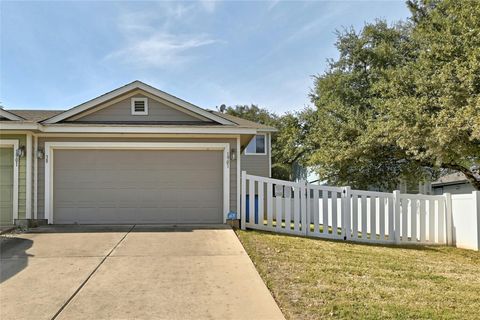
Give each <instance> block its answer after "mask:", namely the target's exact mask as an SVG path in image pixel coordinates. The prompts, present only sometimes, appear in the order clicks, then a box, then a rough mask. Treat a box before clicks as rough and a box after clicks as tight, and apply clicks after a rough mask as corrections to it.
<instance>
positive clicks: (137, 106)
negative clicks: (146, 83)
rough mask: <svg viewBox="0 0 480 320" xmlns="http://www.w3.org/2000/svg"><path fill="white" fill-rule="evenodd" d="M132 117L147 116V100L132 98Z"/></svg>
mask: <svg viewBox="0 0 480 320" xmlns="http://www.w3.org/2000/svg"><path fill="white" fill-rule="evenodd" d="M132 115H134V116H146V115H148V99H147V98H132Z"/></svg>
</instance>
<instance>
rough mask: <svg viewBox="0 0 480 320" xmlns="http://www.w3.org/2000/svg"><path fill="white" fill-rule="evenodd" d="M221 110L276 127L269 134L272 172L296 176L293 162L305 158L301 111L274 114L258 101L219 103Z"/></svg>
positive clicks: (278, 175)
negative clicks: (240, 103)
mask: <svg viewBox="0 0 480 320" xmlns="http://www.w3.org/2000/svg"><path fill="white" fill-rule="evenodd" d="M220 109H221V110H223V112H225V113H227V114H230V115H233V116H237V117H240V118H243V119H246V120H250V121H254V122H258V123H262V124H265V125H268V126H272V127H275V128H276V129H277V130H278V131H277V132H275V133H273V134H272V138H271V139H272V140H271V141H272V176H273V177H274V178H277V179H283V180H292V179H294V178H296V172H295V169H296V165H297V164H299V163H301V161H302V160H304V158H303V157H304V156H306V154H307V149H306V148H305V146H304V143H303V141H304V140H305V134H306V133H305V130H304V127H305V126H306V125H308V124H307V122H306V121H305V117H304V116H303V114H302V113H286V114H284V115H281V116H279V115H277V114H275V113H273V112H270V111H268V110H267V109H266V108H261V107H259V106H257V105H253V104H252V105H250V106H249V105H237V106H233V107H232V106H229V107H226V106H224V105H223V106H222V107H221V108H220Z"/></svg>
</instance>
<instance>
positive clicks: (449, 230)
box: [444, 193, 453, 246]
mask: <svg viewBox="0 0 480 320" xmlns="http://www.w3.org/2000/svg"><path fill="white" fill-rule="evenodd" d="M444 196H445V209H446V210H445V219H446V221H445V222H446V224H445V232H446V236H447V237H446V238H447V246H451V245H453V224H452V194H451V193H445V194H444Z"/></svg>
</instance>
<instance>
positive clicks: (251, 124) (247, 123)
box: [210, 110, 277, 131]
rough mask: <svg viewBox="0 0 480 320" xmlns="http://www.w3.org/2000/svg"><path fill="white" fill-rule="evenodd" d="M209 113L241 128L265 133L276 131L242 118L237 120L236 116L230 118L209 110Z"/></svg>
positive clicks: (227, 115) (224, 114)
mask: <svg viewBox="0 0 480 320" xmlns="http://www.w3.org/2000/svg"><path fill="white" fill-rule="evenodd" d="M210 112H211V113H213V114H215V115H217V116H219V117H222V118H225V119H227V120H229V121H231V122H234V123H236V124H238V125H239V126H241V127H247V128H254V129H259V130H265V131H277V129H275V128H273V127H270V126H266V125H264V124H261V123H257V122H253V121H250V120H246V119H242V118H239V117H236V116H232V115H230V114H226V113H221V112H218V111H211V110H210Z"/></svg>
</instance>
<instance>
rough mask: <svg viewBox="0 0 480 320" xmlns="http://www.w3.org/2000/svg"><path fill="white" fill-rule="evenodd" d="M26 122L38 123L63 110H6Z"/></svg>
mask: <svg viewBox="0 0 480 320" xmlns="http://www.w3.org/2000/svg"><path fill="white" fill-rule="evenodd" d="M7 111H8V112H10V113H13V114H16V115H17V116H19V117H22V118H24V119H25V120H26V121H31V122H40V121H42V120H45V119H48V118H50V117H53V116H55V115H57V114H60V113H62V112H63V110H7Z"/></svg>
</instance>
